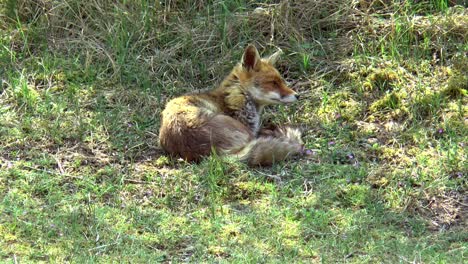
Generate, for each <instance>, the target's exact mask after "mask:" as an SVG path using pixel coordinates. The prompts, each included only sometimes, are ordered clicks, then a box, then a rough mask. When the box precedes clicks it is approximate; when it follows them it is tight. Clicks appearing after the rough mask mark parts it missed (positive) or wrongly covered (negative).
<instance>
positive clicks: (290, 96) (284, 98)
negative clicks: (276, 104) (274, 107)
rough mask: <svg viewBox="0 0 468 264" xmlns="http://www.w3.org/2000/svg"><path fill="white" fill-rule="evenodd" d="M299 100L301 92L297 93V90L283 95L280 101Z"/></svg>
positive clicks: (290, 101)
mask: <svg viewBox="0 0 468 264" xmlns="http://www.w3.org/2000/svg"><path fill="white" fill-rule="evenodd" d="M297 100H299V94H297V93H296V92H293V93H292V94H288V95H285V96H282V97H281V99H280V101H281V102H283V103H293V102H296V101H297Z"/></svg>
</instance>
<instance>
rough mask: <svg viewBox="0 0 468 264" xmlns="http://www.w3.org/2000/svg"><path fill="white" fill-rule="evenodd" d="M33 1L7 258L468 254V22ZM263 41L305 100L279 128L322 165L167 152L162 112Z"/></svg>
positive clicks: (320, 5) (411, 9)
mask: <svg viewBox="0 0 468 264" xmlns="http://www.w3.org/2000/svg"><path fill="white" fill-rule="evenodd" d="M31 2H32V1H10V0H8V1H0V10H1V11H0V12H1V13H0V21H4V22H2V23H3V24H1V25H0V33H1V35H0V36H1V38H0V64H1V65H2V66H1V67H0V80H1V86H0V142H1V143H0V212H1V218H0V259H1V260H3V261H14V260H19V261H23V262H29V261H60V262H62V261H71V260H75V261H99V262H101V261H102V262H104V261H110V260H115V261H122V260H124V261H133V262H140V261H141V262H144V261H148V260H153V261H154V260H159V261H169V260H172V261H193V262H198V261H213V260H216V261H236V262H245V261H249V262H282V261H286V260H288V261H289V260H295V261H297V262H310V261H312V262H314V261H315V262H319V261H322V262H325V263H330V262H344V261H348V262H372V263H375V262H425V263H434V262H437V263H446V262H447V263H451V262H453V263H460V262H461V260H462V258H463V257H464V256H465V257H466V252H467V248H466V247H467V242H466V241H467V239H468V234H467V232H466V229H467V222H466V221H467V220H466V214H467V200H466V190H467V182H466V174H467V166H466V163H467V162H466V144H467V138H468V137H467V131H468V130H467V129H466V126H467V117H468V116H467V110H468V109H467V101H468V100H467V88H468V87H467V83H468V79H467V76H468V60H467V59H466V53H467V52H468V40H467V38H466V36H467V35H468V32H467V28H468V21H467V15H468V13H467V9H466V8H464V7H462V6H453V4H450V6H448V5H447V4H446V2H445V1H420V2H419V3H416V4H411V1H408V2H405V3H404V4H398V3H397V1H395V3H391V1H386V2H388V3H387V4H382V2H383V1H361V2H360V4H352V3H350V1H338V0H336V1H304V0H302V1H289V2H288V1H283V2H282V3H281V4H279V5H276V4H274V2H276V1H264V4H262V5H261V4H257V3H254V2H251V1H216V2H215V3H212V1H204V0H197V1H162V2H161V4H154V3H153V2H152V1H120V3H119V4H117V5H111V4H107V2H106V1H99V2H100V3H101V4H99V5H97V4H96V3H95V2H94V3H91V1H90V3H88V4H86V5H85V4H80V1H74V0H66V1H63V2H61V4H58V2H54V3H52V2H51V1H45V0H42V1H38V3H39V4H37V5H36V4H32V3H31ZM171 2H177V3H176V4H174V3H171ZM451 2H456V1H451ZM166 3H171V4H169V5H167V4H166ZM458 3H459V4H465V5H466V2H464V1H458ZM258 6H262V7H263V9H261V10H260V9H257V11H256V12H252V11H253V10H254V8H256V7H258ZM15 10H16V11H15ZM250 42H255V43H257V46H258V47H259V48H260V50H261V51H262V52H263V53H264V54H267V53H269V52H271V51H274V50H275V46H279V47H281V48H282V49H283V50H284V51H285V56H284V58H283V60H282V61H281V62H280V68H281V70H282V71H283V72H285V76H286V78H287V79H288V80H290V81H292V82H293V86H294V87H295V88H296V89H297V90H298V91H299V92H300V93H301V94H302V98H304V99H303V100H302V101H301V102H300V103H297V104H294V105H291V106H284V107H276V108H272V109H270V110H268V111H267V113H266V114H265V118H266V119H268V120H270V121H271V122H276V123H294V124H301V125H303V126H304V127H305V128H306V130H305V140H306V145H307V146H308V147H309V148H311V149H313V150H314V155H313V156H311V157H310V158H308V159H303V160H300V161H294V162H288V163H284V164H278V165H277V166H274V167H273V168H268V169H267V168H265V169H260V168H254V169H252V168H247V167H246V166H244V165H243V164H239V163H237V162H235V161H229V160H223V159H220V158H218V157H210V158H208V159H206V160H205V161H204V162H202V163H201V164H199V165H195V164H186V163H184V162H181V161H177V160H170V159H169V158H168V157H166V156H164V155H163V154H162V153H161V151H160V150H159V148H158V147H157V143H156V142H157V131H158V125H159V113H160V111H161V110H162V107H163V106H164V102H165V101H166V100H167V99H168V98H171V97H173V96H175V95H178V94H181V93H184V92H187V91H192V90H195V89H201V88H209V87H212V86H213V85H215V84H216V83H217V82H219V81H220V79H221V78H222V77H223V76H224V75H225V74H226V73H227V72H228V70H229V68H230V67H232V65H233V64H234V63H235V62H236V61H237V60H238V58H239V56H240V54H241V52H242V47H244V46H245V45H246V44H247V43H250Z"/></svg>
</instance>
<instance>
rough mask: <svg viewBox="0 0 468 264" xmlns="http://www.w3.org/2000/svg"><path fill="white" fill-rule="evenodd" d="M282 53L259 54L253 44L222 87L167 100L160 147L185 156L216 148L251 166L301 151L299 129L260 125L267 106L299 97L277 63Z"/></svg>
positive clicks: (198, 156)
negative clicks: (266, 127)
mask: <svg viewBox="0 0 468 264" xmlns="http://www.w3.org/2000/svg"><path fill="white" fill-rule="evenodd" d="M280 53H281V51H278V52H276V53H274V54H273V55H271V56H269V57H267V58H260V56H259V53H258V51H257V49H256V48H255V46H253V45H249V46H247V48H246V49H245V51H244V54H243V56H242V60H241V62H240V63H238V64H237V65H236V66H235V67H234V69H233V70H232V71H231V73H230V74H229V75H228V76H227V77H226V78H225V79H224V81H223V82H222V83H221V85H220V86H219V87H218V88H216V89H214V90H211V91H208V92H204V93H197V94H187V95H183V96H181V97H177V98H175V99H172V100H171V101H169V102H168V103H167V105H166V108H165V109H164V111H163V112H162V121H161V128H160V131H159V142H160V145H161V147H162V148H163V149H164V150H165V151H167V152H168V153H169V154H171V155H173V156H176V157H181V158H183V159H185V160H187V161H199V160H200V159H201V158H203V157H205V156H207V155H210V153H212V151H216V153H219V154H221V155H229V156H235V157H236V158H238V159H240V160H243V161H246V162H247V163H248V164H249V165H271V164H273V163H274V162H276V161H281V160H285V159H286V158H288V157H290V156H293V155H297V154H301V153H303V151H304V149H303V142H302V139H301V132H300V131H299V130H298V129H295V128H291V127H277V128H274V129H262V130H261V129H260V124H261V120H260V115H261V113H262V110H263V108H264V107H265V106H267V105H272V104H286V103H292V102H295V101H297V100H298V97H299V96H298V94H297V93H296V92H294V91H293V90H292V89H291V88H289V87H288V86H287V85H286V82H285V81H284V80H283V78H282V77H281V75H280V73H279V72H278V70H277V69H276V68H275V67H274V64H275V62H276V61H277V59H278V57H279V55H280Z"/></svg>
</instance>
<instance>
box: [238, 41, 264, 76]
mask: <svg viewBox="0 0 468 264" xmlns="http://www.w3.org/2000/svg"><path fill="white" fill-rule="evenodd" d="M259 61H260V55H259V54H258V50H257V48H255V46H254V45H252V44H250V45H248V46H247V48H245V51H244V55H242V67H244V68H245V69H247V70H252V69H255V67H256V66H257V64H258V62H259Z"/></svg>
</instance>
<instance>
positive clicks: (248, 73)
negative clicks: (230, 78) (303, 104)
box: [233, 45, 299, 105]
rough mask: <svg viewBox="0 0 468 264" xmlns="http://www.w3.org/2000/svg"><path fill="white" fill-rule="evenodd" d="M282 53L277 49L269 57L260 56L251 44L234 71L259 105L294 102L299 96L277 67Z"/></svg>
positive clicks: (235, 76) (235, 75)
mask: <svg viewBox="0 0 468 264" xmlns="http://www.w3.org/2000/svg"><path fill="white" fill-rule="evenodd" d="M281 53H282V52H281V51H277V52H276V53H274V54H273V55H271V56H269V57H266V58H260V55H259V54H258V51H257V48H255V46H253V45H249V46H247V48H246V49H245V51H244V54H243V55H242V60H241V62H240V64H239V65H238V66H237V67H236V68H235V69H234V71H233V74H234V78H237V79H238V81H239V82H240V85H241V86H242V87H244V89H246V90H247V92H248V93H249V94H250V95H251V96H252V97H253V99H254V100H255V102H257V103H258V104H259V105H271V104H284V103H292V102H295V101H297V99H298V98H299V96H298V94H297V93H296V92H294V91H293V90H292V89H291V88H289V87H288V85H287V84H286V82H285V81H284V79H283V78H282V77H281V75H280V73H279V72H278V70H277V69H276V68H275V63H276V61H277V60H278V58H279V56H280V55H281Z"/></svg>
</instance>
